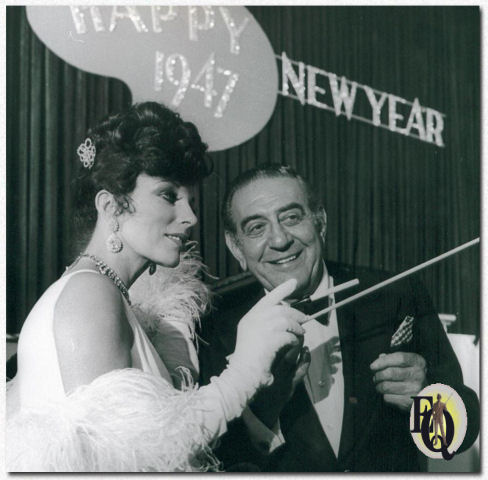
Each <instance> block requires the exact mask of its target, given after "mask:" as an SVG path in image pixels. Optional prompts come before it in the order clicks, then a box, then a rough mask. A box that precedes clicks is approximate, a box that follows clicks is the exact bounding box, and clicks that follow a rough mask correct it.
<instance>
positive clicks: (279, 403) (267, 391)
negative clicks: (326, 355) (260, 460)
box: [249, 337, 311, 428]
mask: <svg viewBox="0 0 488 480" xmlns="http://www.w3.org/2000/svg"><path fill="white" fill-rule="evenodd" d="M310 361H311V358H310V352H309V350H308V348H307V347H303V337H300V342H299V344H298V345H293V346H286V347H284V348H282V349H281V350H280V351H279V352H278V354H277V355H276V359H275V361H274V363H273V366H272V367H271V372H272V374H273V383H272V384H271V385H270V386H269V387H265V388H262V389H261V390H260V391H259V392H258V393H257V394H256V395H255V397H254V399H253V401H252V402H251V404H250V405H249V406H250V408H251V411H252V412H253V413H254V415H256V417H257V418H259V420H260V421H261V422H263V423H264V424H265V425H266V426H267V427H268V428H272V427H273V426H274V425H275V424H276V421H277V420H278V417H279V415H280V413H281V411H282V410H283V407H284V406H285V405H286V402H287V401H288V400H289V399H290V398H291V396H292V395H293V392H294V391H295V387H296V386H297V385H298V383H299V382H301V381H302V380H303V378H304V377H305V375H306V374H307V371H308V367H309V366H310Z"/></svg>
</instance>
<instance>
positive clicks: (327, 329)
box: [200, 165, 479, 472]
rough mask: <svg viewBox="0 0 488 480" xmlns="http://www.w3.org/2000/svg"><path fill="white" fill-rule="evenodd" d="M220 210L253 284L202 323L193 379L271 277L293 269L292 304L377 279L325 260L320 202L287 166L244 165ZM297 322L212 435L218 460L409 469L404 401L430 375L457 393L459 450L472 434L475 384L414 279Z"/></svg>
mask: <svg viewBox="0 0 488 480" xmlns="http://www.w3.org/2000/svg"><path fill="white" fill-rule="evenodd" d="M223 218H224V224H225V230H226V232H225V237H226V243H227V246H228V247H229V249H230V251H231V253H232V255H233V256H234V257H235V258H236V259H237V260H238V262H239V263H240V266H241V267H242V269H243V270H244V271H246V270H249V271H250V272H251V273H252V274H253V275H254V276H255V278H256V279H257V280H258V282H259V284H260V287H257V288H256V287H255V286H253V285H251V286H250V287H248V288H247V289H246V291H245V292H244V293H239V292H238V293H237V294H233V295H231V296H228V297H227V298H224V301H223V302H221V304H220V306H217V311H216V312H215V314H214V315H213V317H212V318H210V319H207V320H206V321H205V322H204V325H203V330H202V336H203V338H204V340H206V342H208V345H206V346H204V347H202V349H201V352H200V362H201V373H202V382H203V383H206V382H207V381H208V380H209V378H210V376H212V375H215V374H218V373H219V372H220V371H221V370H222V369H223V368H224V367H225V362H226V360H225V359H226V356H227V355H229V354H230V353H232V351H233V349H234V344H235V335H236V328H237V323H238V321H239V319H240V318H241V317H242V316H243V315H244V314H245V313H246V311H247V310H249V308H250V307H251V306H252V305H253V304H254V303H255V302H256V301H257V300H258V299H259V298H260V297H261V296H262V295H264V294H265V292H266V291H270V290H271V289H272V288H274V287H275V286H276V285H278V284H280V283H282V282H283V281H285V280H287V279H289V278H295V279H296V280H297V288H296V290H295V292H294V293H293V295H292V297H293V298H289V299H288V301H289V302H290V303H292V304H296V302H297V301H298V300H302V299H308V297H310V300H314V299H315V298H316V297H320V296H322V295H323V293H324V292H327V291H329V290H330V288H331V287H333V286H337V285H339V284H342V283H344V282H346V281H348V280H351V279H353V278H359V280H360V285H359V286H358V287H355V288H352V289H348V290H345V291H342V292H339V293H336V294H335V295H331V294H330V295H328V296H327V298H326V301H327V303H328V304H332V303H334V302H336V303H337V302H339V301H340V300H342V299H343V298H345V297H347V296H349V295H352V294H354V293H356V292H357V291H360V290H363V289H365V288H367V287H368V286H371V285H373V284H376V283H378V282H379V281H381V280H383V279H384V278H385V275H383V274H381V273H378V272H370V271H360V270H357V271H353V270H352V269H350V268H349V269H348V268H343V267H339V266H338V265H334V264H332V263H330V262H327V263H325V262H324V258H323V249H324V243H325V236H326V226H327V218H326V214H325V211H324V209H323V208H322V207H321V206H320V205H319V204H318V203H317V200H316V198H315V197H314V195H313V194H312V192H311V191H310V189H309V188H308V186H307V185H306V183H305V182H304V180H303V179H302V178H301V177H299V176H298V175H297V174H296V173H295V172H294V171H293V170H291V169H290V168H287V167H282V166H273V165H271V166H265V167H262V168H258V169H254V170H251V171H248V172H245V173H243V174H242V175H241V176H240V177H238V178H237V179H236V180H234V182H233V183H232V185H231V186H230V189H229V191H228V194H227V196H226V198H225V199H224V205H223ZM263 287H264V289H263ZM303 303H304V304H305V305H310V304H311V301H308V300H307V301H305V302H303ZM323 306H324V305H321V306H319V307H318V308H319V309H321V308H323ZM299 307H300V308H301V305H300V304H298V305H297V308H299ZM304 328H305V329H306V333H305V337H304V347H303V348H299V347H298V348H297V347H295V348H293V349H290V350H288V351H284V352H280V355H278V356H277V358H276V360H275V365H274V367H273V375H274V382H273V384H272V385H271V386H269V387H267V388H265V389H263V390H262V391H261V392H259V393H258V395H256V397H255V398H254V399H253V402H251V404H250V406H249V408H248V409H247V410H246V411H245V413H244V414H243V416H242V418H241V419H240V420H239V421H237V422H235V425H231V426H230V428H229V433H228V434H227V436H226V437H224V438H222V441H221V447H220V448H219V449H218V450H217V455H220V457H221V459H222V460H223V462H224V468H227V469H230V470H235V471H239V470H245V469H252V468H255V466H256V465H257V467H258V468H259V469H261V470H263V471H283V472H292V471H295V472H296V471H302V472H305V471H316V472H319V471H416V470H419V469H420V468H421V465H420V462H419V452H418V451H417V450H416V447H415V445H414V442H413V440H412V438H411V435H410V433H409V410H410V406H411V403H412V396H414V395H416V394H417V393H418V392H419V391H420V390H421V389H422V388H423V387H424V386H425V385H427V384H430V383H435V382H440V383H445V384H448V385H450V386H451V387H453V388H454V389H455V390H456V391H457V392H458V393H459V394H460V395H461V397H462V398H463V400H464V401H465V403H466V407H467V409H468V412H469V418H468V428H469V429H470V431H468V434H467V438H466V442H465V448H467V446H469V445H470V444H471V443H473V441H474V440H475V438H476V435H477V432H478V422H479V404H478V400H477V397H476V394H475V393H474V392H473V391H471V390H470V389H468V388H467V387H465V386H464V385H463V381H462V374H461V369H460V367H459V364H458V362H457V359H456V356H455V354H454V352H453V350H452V348H451V346H450V344H449V341H448V339H447V337H446V335H445V333H444V331H443V328H442V326H441V324H440V322H439V319H438V317H437V315H436V312H435V311H434V308H433V306H432V304H431V301H430V299H429V297H428V295H427V294H426V292H425V291H424V289H423V288H422V287H421V286H420V285H419V284H418V282H416V281H414V280H413V279H411V278H408V279H406V280H404V281H402V282H398V283H394V284H392V285H391V286H389V287H386V288H384V289H381V290H378V291H376V292H375V293H373V294H371V295H369V296H365V297H363V298H362V299H360V300H357V301H355V302H352V303H350V304H348V305H346V306H344V307H342V308H340V309H337V310H332V311H331V312H330V313H329V314H328V315H326V316H325V317H322V318H319V319H317V320H311V321H310V322H308V323H306V324H304ZM250 464H251V465H254V467H250Z"/></svg>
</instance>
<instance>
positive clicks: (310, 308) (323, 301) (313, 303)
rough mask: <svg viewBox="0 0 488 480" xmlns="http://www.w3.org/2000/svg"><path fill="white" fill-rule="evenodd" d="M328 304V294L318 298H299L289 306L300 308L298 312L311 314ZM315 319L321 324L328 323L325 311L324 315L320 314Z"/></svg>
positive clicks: (327, 315)
mask: <svg viewBox="0 0 488 480" xmlns="http://www.w3.org/2000/svg"><path fill="white" fill-rule="evenodd" d="M329 306H330V299H329V296H326V297H322V298H319V299H318V300H311V299H310V297H307V298H305V299H303V300H300V301H299V302H295V303H292V304H291V307H293V308H296V309H297V310H300V312H302V313H304V314H305V315H313V314H315V313H317V312H320V310H323V309H324V308H327V307H329ZM315 320H317V321H318V322H320V323H322V324H323V325H327V324H328V323H329V314H328V313H325V314H324V315H320V317H317V318H316V319H315Z"/></svg>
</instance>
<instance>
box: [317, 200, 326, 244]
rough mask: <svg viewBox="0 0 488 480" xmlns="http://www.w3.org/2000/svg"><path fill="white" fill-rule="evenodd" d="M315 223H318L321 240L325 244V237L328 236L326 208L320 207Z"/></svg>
mask: <svg viewBox="0 0 488 480" xmlns="http://www.w3.org/2000/svg"><path fill="white" fill-rule="evenodd" d="M315 221H316V222H317V223H316V225H317V229H318V232H319V235H320V238H321V239H322V241H323V242H325V236H326V234H327V214H326V213H325V209H324V207H319V209H318V211H317V213H316V214H315Z"/></svg>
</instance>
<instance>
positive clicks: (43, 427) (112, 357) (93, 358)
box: [6, 102, 304, 472]
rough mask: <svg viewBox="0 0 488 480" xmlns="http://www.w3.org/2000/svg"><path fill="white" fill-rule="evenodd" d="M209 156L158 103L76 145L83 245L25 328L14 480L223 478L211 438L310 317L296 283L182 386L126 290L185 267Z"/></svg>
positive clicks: (10, 436)
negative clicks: (215, 474)
mask: <svg viewBox="0 0 488 480" xmlns="http://www.w3.org/2000/svg"><path fill="white" fill-rule="evenodd" d="M205 151H206V146H205V144H203V143H202V141H201V139H200V137H199V135H198V132H197V130H196V128H195V127H194V125H193V124H191V123H186V122H183V121H182V120H181V118H180V117H179V116H178V115H177V114H175V113H174V112H172V111H170V110H168V109H167V108H165V107H163V106H161V105H159V104H157V103H152V102H148V103H143V104H138V105H134V106H133V107H131V108H130V109H129V110H128V111H127V112H125V113H121V114H119V115H116V116H113V117H110V118H108V119H107V120H106V121H104V122H102V123H101V124H100V125H98V126H97V127H96V128H94V129H93V130H91V131H90V132H89V134H88V138H87V139H86V141H85V142H84V143H82V145H80V147H79V148H78V155H79V158H80V161H81V164H82V169H81V173H80V175H79V177H78V178H77V182H76V186H75V193H76V203H75V206H76V214H75V220H76V223H77V225H78V226H79V227H81V232H82V233H80V238H83V239H84V245H85V247H84V248H83V250H82V253H81V254H80V255H79V257H78V258H77V259H76V260H75V261H74V262H73V264H72V265H70V266H69V267H68V268H67V270H66V272H65V273H64V274H63V276H62V277H61V278H60V279H58V280H57V281H56V282H55V283H54V284H53V285H51V287H50V288H49V289H48V290H47V291H46V292H45V293H44V295H43V296H42V297H41V298H40V299H39V301H38V302H37V303H36V305H35V306H34V308H33V309H32V311H31V313H30V314H29V316H28V318H27V320H26V321H25V323H24V326H23V328H22V331H21V334H20V339H19V345H18V373H17V376H16V377H15V378H14V380H13V381H12V382H10V386H9V389H8V421H7V442H6V443H7V468H8V469H9V471H80V472H82V471H192V470H208V469H216V468H217V467H218V466H217V463H216V461H215V459H214V458H213V456H212V454H211V450H210V448H209V447H208V445H209V442H211V441H212V440H214V439H215V438H216V437H218V436H219V435H221V434H222V433H223V432H224V431H225V428H226V422H228V421H230V420H231V419H232V418H234V417H236V416H238V415H240V413H241V412H242V410H243V408H244V407H245V405H246V404H247V402H248V400H249V399H250V398H251V397H252V395H253V394H254V393H255V392H256V390H257V389H258V388H259V387H260V386H261V385H264V384H267V383H269V382H270V381H271V379H272V377H271V373H270V365H271V362H272V360H273V358H274V354H275V353H276V351H277V350H278V349H279V348H281V347H282V346H284V345H286V344H288V343H297V342H298V339H297V336H299V335H302V334H303V329H302V327H301V326H300V324H299V323H300V322H301V321H302V320H303V319H304V317H303V316H302V314H300V313H299V312H297V311H295V310H292V309H291V308H289V307H286V306H281V305H280V302H281V300H282V299H283V298H285V297H286V296H287V295H289V294H290V293H291V292H292V291H293V289H294V286H295V283H294V281H293V280H292V281H290V282H287V283H286V284H283V285H281V286H279V287H278V288H277V289H275V290H274V291H272V292H271V293H270V294H269V295H268V296H267V297H265V298H264V299H263V300H262V301H261V302H260V303H259V304H257V305H256V307H254V308H253V309H252V310H251V311H250V312H249V313H248V314H247V315H246V316H245V317H244V318H243V319H242V321H241V323H240V326H239V331H238V336H237V345H236V349H235V352H234V353H233V355H232V356H231V358H230V360H229V366H228V368H227V369H226V370H225V371H224V372H223V373H222V375H221V376H220V377H218V378H214V379H213V381H212V382H211V383H210V384H209V385H208V386H205V387H202V388H200V389H195V388H190V389H187V390H186V391H179V390H177V389H176V388H174V386H173V384H172V379H171V376H170V374H169V373H168V370H167V368H166V366H165V364H164V363H163V362H162V360H161V358H160V356H159V355H158V354H157V353H156V351H155V349H154V347H153V345H151V343H150V342H149V340H148V338H147V336H146V334H145V333H144V331H143V330H142V328H141V326H140V325H139V323H138V321H137V319H136V318H135V316H134V314H133V312H132V310H131V307H130V298H129V294H128V288H129V287H130V285H131V284H132V283H133V282H134V281H135V280H136V279H137V277H138V276H139V275H140V274H141V273H142V272H143V271H144V270H145V269H147V268H149V270H150V272H151V271H154V269H155V268H156V265H162V266H165V267H175V266H177V265H178V263H179V260H180V255H181V253H182V249H183V247H184V245H185V243H186V242H187V240H188V235H189V231H190V228H191V227H192V226H193V225H195V223H196V217H195V215H194V213H193V210H192V207H191V203H192V186H193V185H196V184H197V183H198V182H199V181H200V180H201V179H202V178H203V177H204V176H205V175H207V174H208V173H209V168H208V166H207V164H206V153H205ZM163 294H164V292H163Z"/></svg>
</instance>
